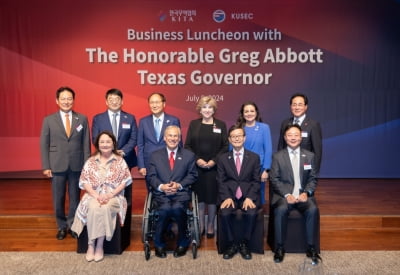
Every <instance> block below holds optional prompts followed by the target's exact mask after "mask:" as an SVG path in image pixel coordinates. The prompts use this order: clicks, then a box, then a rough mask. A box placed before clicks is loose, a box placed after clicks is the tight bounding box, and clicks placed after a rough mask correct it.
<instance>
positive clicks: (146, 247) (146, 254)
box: [144, 242, 151, 261]
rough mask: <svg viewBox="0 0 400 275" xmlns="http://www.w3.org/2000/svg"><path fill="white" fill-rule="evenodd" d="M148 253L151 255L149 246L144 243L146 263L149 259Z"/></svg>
mask: <svg viewBox="0 0 400 275" xmlns="http://www.w3.org/2000/svg"><path fill="white" fill-rule="evenodd" d="M150 253H151V250H150V245H149V243H148V242H146V243H145V244H144V257H145V259H146V261H148V260H149V259H150Z"/></svg>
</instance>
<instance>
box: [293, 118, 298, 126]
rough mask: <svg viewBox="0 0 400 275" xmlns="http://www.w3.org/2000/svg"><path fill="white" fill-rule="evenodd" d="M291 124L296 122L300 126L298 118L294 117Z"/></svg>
mask: <svg viewBox="0 0 400 275" xmlns="http://www.w3.org/2000/svg"><path fill="white" fill-rule="evenodd" d="M293 124H297V125H299V126H300V119H298V118H295V119H294V123H293Z"/></svg>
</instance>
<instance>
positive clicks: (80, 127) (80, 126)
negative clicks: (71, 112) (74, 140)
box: [76, 124, 83, 132]
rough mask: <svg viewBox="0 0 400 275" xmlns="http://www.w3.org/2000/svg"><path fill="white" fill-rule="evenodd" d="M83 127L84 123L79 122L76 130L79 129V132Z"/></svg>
mask: <svg viewBox="0 0 400 275" xmlns="http://www.w3.org/2000/svg"><path fill="white" fill-rule="evenodd" d="M82 129H83V126H82V124H79V126H78V127H76V130H77V131H78V132H80V131H81V130H82Z"/></svg>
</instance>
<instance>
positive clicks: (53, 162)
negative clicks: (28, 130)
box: [40, 111, 90, 173]
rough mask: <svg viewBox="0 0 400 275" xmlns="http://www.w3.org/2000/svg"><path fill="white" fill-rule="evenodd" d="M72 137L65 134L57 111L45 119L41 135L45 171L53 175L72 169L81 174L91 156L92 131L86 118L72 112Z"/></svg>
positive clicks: (41, 150)
mask: <svg viewBox="0 0 400 275" xmlns="http://www.w3.org/2000/svg"><path fill="white" fill-rule="evenodd" d="M71 121H72V123H71V136H70V137H69V138H68V137H67V134H66V133H65V128H64V124H63V121H62V118H61V116H60V112H59V111H57V112H56V113H54V114H51V115H49V116H47V117H45V118H44V120H43V125H42V131H41V134H40V153H41V158H42V168H43V170H47V169H50V170H51V171H52V172H53V173H54V172H55V173H60V172H65V171H67V170H68V168H70V169H71V170H72V171H75V172H79V171H81V170H82V167H83V164H84V163H85V161H86V160H87V159H88V158H89V156H90V131H89V124H88V120H87V118H86V116H84V115H82V114H79V113H76V112H72V119H71Z"/></svg>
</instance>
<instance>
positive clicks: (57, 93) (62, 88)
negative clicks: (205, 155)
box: [56, 86, 75, 99]
mask: <svg viewBox="0 0 400 275" xmlns="http://www.w3.org/2000/svg"><path fill="white" fill-rule="evenodd" d="M64 91H68V92H70V93H71V94H72V98H73V99H75V92H74V90H72V89H71V88H70V87H67V86H63V87H60V88H58V89H57V91H56V98H57V99H58V98H59V97H60V94H61V93H62V92H64Z"/></svg>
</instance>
